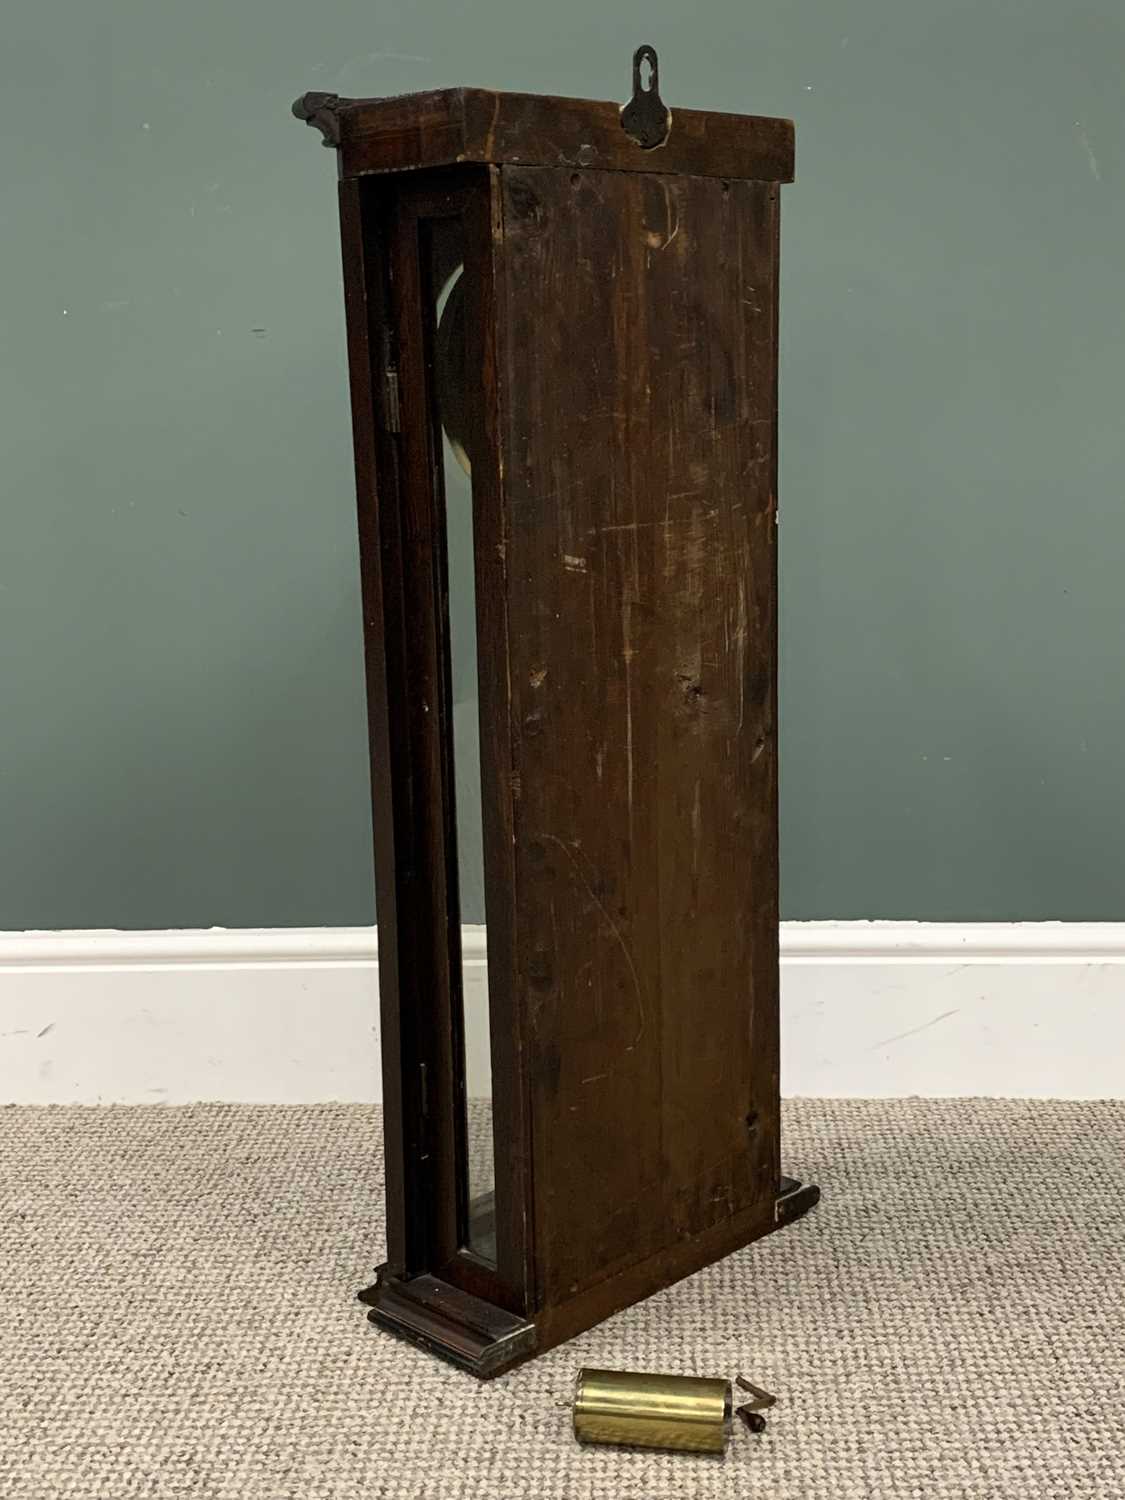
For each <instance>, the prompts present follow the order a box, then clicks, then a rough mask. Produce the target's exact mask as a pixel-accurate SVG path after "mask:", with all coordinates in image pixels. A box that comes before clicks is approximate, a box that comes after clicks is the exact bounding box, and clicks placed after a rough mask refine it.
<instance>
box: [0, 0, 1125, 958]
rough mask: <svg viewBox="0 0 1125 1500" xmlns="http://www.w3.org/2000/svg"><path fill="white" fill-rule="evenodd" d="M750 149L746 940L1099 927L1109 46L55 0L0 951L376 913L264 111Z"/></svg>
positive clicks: (324, 412) (1113, 741)
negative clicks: (506, 112) (795, 928)
mask: <svg viewBox="0 0 1125 1500" xmlns="http://www.w3.org/2000/svg"><path fill="white" fill-rule="evenodd" d="M641 40H646V41H652V42H653V43H655V45H656V46H657V47H658V48H659V49H660V52H661V56H662V62H663V69H662V73H663V78H662V81H663V84H664V92H665V94H666V96H667V97H668V98H669V99H670V101H671V102H672V103H673V105H674V104H675V103H676V102H677V101H681V102H683V103H684V104H691V105H698V106H709V107H713V108H717V109H728V110H744V111H756V112H760V113H764V114H780V115H792V116H794V117H795V118H796V120H797V125H798V133H797V141H798V179H799V180H798V182H797V184H796V185H795V186H794V187H792V188H790V189H787V190H786V193H785V200H784V245H785V261H784V264H785V274H784V284H783V306H782V326H783V368H782V406H783V419H782V455H783V458H782V489H781V494H782V588H783V604H782V626H783V650H782V657H783V681H782V696H783V716H782V732H783V764H784V772H783V869H784V892H783V910H784V914H785V915H786V916H788V917H829V916H832V917H862V916H877V917H919V918H934V919H936V918H947V919H955V918H978V919H985V918H1009V917H1022V918H1051V917H1060V918H1090V919H1094V918H1120V917H1121V916H1122V915H1123V906H1125V902H1123V899H1122V898H1123V896H1125V853H1123V850H1125V801H1123V799H1122V797H1121V796H1120V792H1119V788H1120V784H1121V767H1122V761H1123V752H1125V691H1123V684H1122V676H1123V672H1122V636H1123V629H1122V627H1123V623H1125V600H1123V590H1122V586H1121V574H1122V563H1123V553H1125V505H1123V500H1125V495H1123V490H1125V422H1123V421H1122V398H1123V394H1125V295H1123V284H1125V283H1123V277H1125V261H1123V255H1122V247H1123V246H1125V192H1123V186H1125V149H1123V142H1125V90H1123V89H1122V85H1121V77H1122V63H1123V60H1125V11H1122V10H1121V8H1120V6H1119V5H1115V4H1110V3H1109V0H1103V3H1092V0H1074V3H1072V4H1070V5H1068V6H1066V7H1060V6H1058V5H1055V4H1048V3H1046V0H1019V3H1016V0H1012V3H1000V0H973V3H949V0H947V3H935V4H933V5H930V6H925V7H923V6H919V5H902V4H901V3H899V0H863V3H856V4H841V3H839V0H786V3H781V0H758V3H755V4H752V5H747V4H744V3H738V0H722V3H717V0H716V3H703V4H696V5H692V6H685V5H684V4H683V3H682V0H681V3H678V4H674V5H673V4H663V3H658V0H647V3H639V0H617V3H615V4H613V5H607V4H605V3H604V0H598V3H593V0H569V3H568V4H566V5H551V6H545V5H535V4H534V3H530V4H529V3H527V0H524V3H521V4H516V3H515V0H475V3H474V4H472V5H459V6H458V5H453V4H437V3H434V0H376V3H372V0H364V3H359V0H320V3H319V4H317V5H308V4H296V3H293V0H274V3H272V4H266V3H264V0H233V3H232V0H224V3H217V0H195V3H193V4H191V5H186V4H181V5H176V6H173V5H172V4H169V3H166V0H144V3H142V0H101V3H99V4H97V5H90V4H88V3H85V0H69V3H67V0H53V3H45V4H43V5H41V6H37V7H31V6H25V7H20V8H18V9H17V10H16V11H13V12H12V13H11V14H10V15H8V16H7V17H6V19H5V23H4V37H3V41H4V46H3V49H2V50H0V82H2V84H3V98H4V103H5V119H6V124H5V126H4V129H3V131H2V132H0V158H2V166H0V183H2V186H3V196H2V199H0V205H2V207H0V212H2V226H3V228H2V238H0V244H2V251H0V266H2V269H3V282H2V287H3V290H2V293H0V333H2V349H3V355H2V359H0V412H2V424H0V434H2V436H0V441H2V447H3V460H2V468H0V476H2V484H3V491H2V495H3V503H2V506H0V926H2V927H6V928H22V927H41V928H51V927H98V926H117V927H163V926H206V925H210V924H213V923H214V924H222V925H229V926H236V925H259V924H261V925H272V924H305V923H310V924H314V923H361V922H365V921H368V920H370V918H371V915H372V911H373V898H372V890H371V880H370V875H369V869H368V865H369V858H368V846H367V831H366V825H367V820H368V793H367V787H366V761H365V747H364V713H363V706H362V681H361V663H360V648H359V640H358V635H359V613H358V585H357V567H356V555H355V543H354V540H353V517H352V505H353V497H352V478H351V471H350V456H349V441H350V435H349V425H348V408H347V391H346V374H345V366H344V334H343V321H342V314H341V296H340V283H339V270H338V257H337V245H336V223H335V207H334V173H333V163H332V159H331V157H330V156H329V155H328V153H327V152H325V151H322V150H321V149H320V147H319V145H318V143H317V136H316V135H315V134H314V133H313V132H312V131H309V130H307V129H305V128H304V127H303V126H301V125H299V124H298V123H297V122H296V121H294V120H292V119H290V118H289V116H288V109H289V104H290V101H291V99H292V98H293V97H294V96H295V95H296V94H297V93H299V92H302V91H303V90H305V89H309V88H317V89H331V90H336V91H338V92H341V93H345V94H349V93H350V94H378V93H398V92H403V91H408V90H413V89H421V88H430V87H435V86H440V85H449V84H455V83H475V84H481V85H486V86H495V87H498V88H518V89H529V90H533V91H543V92H551V93H571V94H583V95H590V96H594V97H621V96H622V95H623V93H624V91H625V85H626V78H627V74H628V62H629V57H630V54H631V50H632V48H633V46H634V45H635V44H636V43H637V42H638V41H641Z"/></svg>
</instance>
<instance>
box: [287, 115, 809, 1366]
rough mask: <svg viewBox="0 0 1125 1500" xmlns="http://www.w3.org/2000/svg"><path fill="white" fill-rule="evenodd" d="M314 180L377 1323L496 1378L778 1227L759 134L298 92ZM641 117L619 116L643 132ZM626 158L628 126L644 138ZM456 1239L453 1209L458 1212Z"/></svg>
mask: <svg viewBox="0 0 1125 1500" xmlns="http://www.w3.org/2000/svg"><path fill="white" fill-rule="evenodd" d="M295 109H296V112H297V113H298V114H299V115H301V117H302V118H307V119H308V120H309V121H310V123H314V124H316V125H318V126H319V127H320V128H321V130H322V131H323V132H324V133H325V136H326V139H327V140H328V141H329V143H330V144H333V145H336V146H338V148H339V153H340V165H341V172H342V177H343V180H342V181H341V184H340V216H341V217H340V222H341V234H342V242H343V252H344V288H345V300H346V308H347V324H348V350H349V368H350V376H351V391H352V418H353V431H354V442H355V456H356V486H357V500H358V516H359V536H360V557H361V568H362V580H363V609H364V640H365V648H366V661H367V686H368V712H369V731H370V749H371V767H372V786H373V816H374V844H375V864H376V880H377V892H378V913H379V924H380V931H379V936H380V997H381V998H380V1003H381V1012H382V1033H383V1088H384V1101H385V1105H384V1108H385V1141H386V1161H387V1205H388V1246H387V1261H386V1264H385V1265H384V1266H382V1267H381V1268H380V1272H379V1277H378V1280H377V1281H376V1283H375V1285H374V1286H372V1287H371V1288H369V1289H368V1291H367V1292H365V1293H364V1294H363V1297H364V1300H365V1301H366V1302H367V1303H369V1305H370V1307H371V1313H370V1316H371V1317H372V1320H373V1321H375V1322H377V1323H379V1324H380V1325H381V1326H383V1327H384V1328H387V1329H390V1330H392V1331H393V1332H395V1333H398V1334H401V1335H403V1336H405V1337H408V1338H412V1339H413V1340H414V1341H415V1342H417V1343H420V1344H422V1345H424V1346H425V1347H427V1348H429V1349H432V1350H434V1351H436V1352H438V1353H440V1354H442V1355H444V1356H445V1357H446V1358H449V1359H451V1360H453V1361H454V1362H455V1363H457V1364H459V1365H461V1366H463V1367H464V1368H466V1369H470V1370H472V1371H473V1372H474V1373H475V1374H477V1375H482V1376H486V1375H492V1374H495V1373H498V1372H499V1371H501V1370H503V1369H506V1368H508V1367H509V1366H510V1365H512V1364H514V1363H516V1362H517V1361H519V1360H521V1359H526V1358H527V1357H528V1356H529V1355H530V1354H532V1353H534V1352H535V1351H536V1350H539V1349H544V1348H548V1347H550V1346H551V1345H552V1344H556V1343H558V1342H560V1341H561V1340H563V1339H566V1338H569V1337H571V1336H572V1335H573V1334H575V1333H578V1332H580V1331H581V1330H582V1329H584V1328H587V1327H589V1326H590V1325H591V1324H592V1323H594V1322H596V1321H597V1320H599V1319H600V1318H603V1317H605V1316H607V1315H608V1314H610V1313H612V1312H614V1311H615V1310H617V1309H618V1308H621V1307H623V1306H626V1305H628V1304H629V1303H630V1302H633V1301H636V1300H637V1299H639V1298H641V1297H644V1296H647V1295H648V1294H649V1293H651V1292H654V1291H656V1290H658V1289H659V1288H661V1287H664V1286H667V1285H668V1284H669V1283H670V1282H672V1281H674V1280H676V1279H677V1278H679V1277H681V1276H685V1275H688V1274H690V1273H691V1272H692V1271H695V1270H697V1269H699V1267H701V1266H703V1265H705V1264H707V1263H708V1262H709V1261H711V1260H714V1259H715V1258H717V1257H719V1256H721V1255H725V1254H727V1253H729V1252H730V1251H732V1250H734V1249H737V1248H738V1247H740V1246H742V1245H745V1244H747V1243H749V1242H750V1241H751V1240H754V1239H756V1238H758V1237H759V1236H761V1235H764V1234H767V1233H769V1232H770V1231H772V1230H773V1229H775V1228H777V1227H780V1226H781V1225H783V1224H786V1223H789V1222H791V1221H792V1220H793V1219H795V1218H798V1217H799V1216H800V1215H801V1214H803V1213H804V1212H805V1211H806V1210H807V1209H808V1208H810V1207H811V1206H812V1205H813V1203H815V1201H816V1199H817V1196H818V1193H817V1190H816V1189H815V1188H814V1187H802V1186H801V1185H800V1184H799V1183H796V1182H795V1181H793V1180H792V1179H790V1178H783V1177H782V1175H781V1170H780V1149H779V1148H780V1109H779V1067H778V1053H779V1047H778V955H777V918H778V909H777V892H778V861H777V842H778V840H777V835H778V827H777V775H778V762H777V688H776V683H777V530H776V521H777V348H778V341H777V305H778V271H779V237H778V194H779V187H778V184H779V183H780V182H783V181H787V180H789V178H790V177H791V175H792V126H791V125H790V124H789V122H788V121H779V120H767V119H760V118H756V117H740V116H730V115H716V114H709V113H705V112H700V111H683V110H677V109H675V108H674V107H673V108H672V110H671V113H670V124H669V134H668V137H667V140H666V142H665V143H664V144H663V145H659V146H657V147H655V148H654V149H647V150H646V149H645V147H644V146H643V145H641V144H639V143H638V139H633V138H631V137H630V135H629V134H628V133H627V131H626V130H624V129H623V128H622V123H621V117H620V111H619V109H618V106H616V105H610V104H601V103H591V102H589V101H583V100H558V99H536V98H533V97H531V96H527V95H498V94H492V93H486V92H483V91H480V90H471V89H469V90H461V89H458V90H447V91H444V92H441V93H437V94H425V95H416V96H411V97H407V98H403V99H394V100H366V101H345V100H339V99H336V98H334V96H325V95H306V96H305V97H304V98H303V99H302V100H300V101H298V104H297V106H295ZM642 123H643V122H642ZM634 128H635V133H636V132H639V137H640V138H644V139H656V138H658V136H659V131H658V130H657V129H656V127H655V125H654V126H653V127H652V129H651V130H648V129H646V130H640V127H637V126H636V125H635V126H634ZM450 220H455V221H456V224H457V226H458V229H457V232H458V236H459V243H460V244H461V245H462V246H463V255H464V266H465V270H464V280H463V292H464V317H465V325H466V341H467V342H466V367H467V369H468V370H469V371H470V372H471V377H472V378H471V380H470V382H469V384H470V386H471V391H470V392H469V393H468V395H467V398H466V406H465V413H466V415H465V417H464V420H465V422H466V427H465V442H466V447H467V450H468V451H469V453H470V456H471V467H472V508H473V530H474V549H475V591H476V609H477V615H476V629H477V669H478V691H479V704H480V729H481V777H480V783H481V797H482V802H483V839H484V869H485V895H486V906H487V922H488V988H489V1004H490V1024H491V1061H492V1106H493V1130H494V1136H495V1142H496V1160H495V1168H496V1172H495V1190H494V1197H493V1199H492V1200H490V1201H489V1203H488V1204H487V1212H488V1214H489V1216H490V1219H491V1216H492V1215H493V1214H494V1216H495V1234H496V1246H497V1250H496V1257H495V1261H494V1262H493V1261H489V1260H487V1259H485V1258H483V1257H482V1256H481V1254H479V1253H476V1252H474V1251H472V1250H470V1249H469V1248H468V1241H469V1239H471V1238H472V1236H471V1235H470V1233H469V1226H470V1223H471V1222H480V1220H479V1215H480V1214H481V1213H482V1212H483V1209H482V1205H481V1202H480V1201H479V1200H475V1201H474V1203H473V1204H470V1202H469V1199H468V1187H467V1181H466V1125H465V1113H464V1105H465V1091H466V1079H465V1071H464V1063H463V1048H462V1030H463V1020H462V1014H461V1006H462V996H461V951H460V920H461V918H460V906H459V895H458V888H457V886H458V881H457V849H456V819H455V814H454V806H453V798H454V792H453V787H454V776H453V765H452V758H453V754H454V749H453V735H452V700H451V687H450V667H449V660H450V639H449V632H450V622H449V619H448V603H447V595H448V579H447V564H446V556H445V553H446V537H445V500H444V493H443V485H444V480H443V478H442V461H441V436H440V428H439V425H438V415H437V401H436V397H435V375H434V358H435V354H434V349H435V338H436V330H435V323H434V312H433V309H434V305H435V303H434V297H435V286H434V285H433V284H432V283H433V273H432V270H431V268H430V266H429V264H428V261H427V255H426V246H427V245H428V244H431V243H432V241H431V240H430V239H428V238H427V237H428V236H430V235H431V234H432V232H433V226H434V225H436V224H438V223H440V222H446V223H447V222H448V221H450ZM474 1215H477V1216H478V1218H476V1219H474V1217H473V1216H474Z"/></svg>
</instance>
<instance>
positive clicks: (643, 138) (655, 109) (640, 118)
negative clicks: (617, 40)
mask: <svg viewBox="0 0 1125 1500" xmlns="http://www.w3.org/2000/svg"><path fill="white" fill-rule="evenodd" d="M645 63H647V64H648V77H647V79H645V78H643V77H642V69H643V66H644V64H645ZM621 125H622V128H623V129H624V131H625V134H626V135H627V136H629V137H630V139H631V140H634V141H636V143H637V145H638V146H640V147H641V148H642V150H645V151H652V150H654V149H655V147H657V146H663V144H664V142H665V141H666V140H667V139H668V132H669V131H670V130H671V129H672V111H671V110H670V109H669V108H668V106H667V105H666V104H665V103H664V100H663V99H662V98H661V97H660V60H659V58H658V57H657V55H656V48H655V47H650V46H649V45H648V43H647V42H646V43H644V44H643V45H642V46H640V47H638V48H637V50H636V51H635V52H634V53H633V97H632V98H631V99H630V100H629V102H628V104H624V105H622V107H621Z"/></svg>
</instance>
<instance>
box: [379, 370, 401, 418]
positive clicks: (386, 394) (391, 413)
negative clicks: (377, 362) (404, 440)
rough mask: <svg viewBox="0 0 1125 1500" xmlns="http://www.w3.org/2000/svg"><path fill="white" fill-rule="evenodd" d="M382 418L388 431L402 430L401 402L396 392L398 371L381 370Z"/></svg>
mask: <svg viewBox="0 0 1125 1500" xmlns="http://www.w3.org/2000/svg"><path fill="white" fill-rule="evenodd" d="M383 419H384V422H385V424H386V428H387V431H388V432H401V431H402V403H401V401H400V399H399V393H398V371H397V370H393V369H390V368H388V369H386V370H384V371H383Z"/></svg>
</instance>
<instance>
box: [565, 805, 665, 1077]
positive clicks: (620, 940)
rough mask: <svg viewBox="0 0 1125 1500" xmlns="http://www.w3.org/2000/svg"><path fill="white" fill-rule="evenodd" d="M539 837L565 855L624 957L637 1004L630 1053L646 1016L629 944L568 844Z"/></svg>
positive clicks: (643, 1028) (643, 1031) (638, 977)
mask: <svg viewBox="0 0 1125 1500" xmlns="http://www.w3.org/2000/svg"><path fill="white" fill-rule="evenodd" d="M539 837H540V838H543V839H546V841H547V842H548V843H550V844H554V845H556V846H557V847H558V848H559V849H561V850H562V852H563V853H564V854H565V855H566V857H567V859H568V860H569V861H570V865H571V868H572V869H573V871H574V873H575V874H576V875H577V876H578V879H579V880H580V881H581V883H582V885H583V886H584V887H585V890H586V894H587V895H588V896H589V898H590V900H591V901H592V902H593V903H594V905H595V906H596V907H597V908H598V910H599V911H600V912H601V914H602V916H603V918H604V919H605V923H606V926H607V927H608V928H609V930H610V932H611V933H612V934H613V936H614V938H615V940H616V942H617V945H618V947H619V948H620V949H621V952H622V955H623V956H624V959H625V962H626V964H627V965H628V968H629V975H630V977H631V979H632V981H633V994H634V997H635V999H636V1004H637V1034H636V1036H634V1038H633V1040H632V1041H631V1042H630V1043H629V1045H628V1046H627V1047H626V1048H625V1051H626V1052H632V1050H633V1048H634V1047H636V1045H637V1044H638V1042H639V1041H640V1040H641V1038H642V1037H643V1036H644V1034H645V1026H646V1023H647V1016H646V1013H645V1002H644V996H643V994H642V993H641V980H640V975H639V974H638V973H637V966H636V964H635V963H634V962H633V955H632V953H631V952H630V951H629V944H628V943H627V942H626V941H625V935H624V933H623V932H622V931H621V929H620V927H618V925H617V923H616V922H615V921H614V920H613V918H612V917H611V916H610V914H609V910H608V908H607V907H606V904H605V902H604V901H603V900H602V899H601V897H600V896H599V895H598V893H597V891H596V890H595V889H594V886H593V882H592V881H591V880H590V877H589V876H588V875H587V874H586V872H585V870H584V869H583V868H582V866H581V865H580V864H579V863H578V859H577V856H576V855H575V852H574V850H573V849H571V848H570V846H569V845H568V844H564V843H563V841H562V839H560V838H557V837H556V836H555V834H553V833H542V834H540V835H539Z"/></svg>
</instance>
